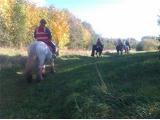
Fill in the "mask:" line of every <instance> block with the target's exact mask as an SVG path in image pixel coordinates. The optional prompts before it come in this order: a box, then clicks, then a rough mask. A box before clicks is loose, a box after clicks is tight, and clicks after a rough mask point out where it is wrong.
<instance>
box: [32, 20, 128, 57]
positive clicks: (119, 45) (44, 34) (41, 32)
mask: <svg viewBox="0 0 160 120" xmlns="http://www.w3.org/2000/svg"><path fill="white" fill-rule="evenodd" d="M46 24H47V22H46V20H45V19H41V20H40V25H39V26H38V27H37V28H36V29H35V32H34V38H35V39H36V40H37V41H43V42H44V43H46V44H47V45H48V47H49V48H50V50H51V51H52V53H54V54H55V53H56V49H57V47H56V44H55V42H53V41H52V35H51V32H50V30H49V29H48V28H47V27H46ZM115 46H116V50H117V53H119V51H120V52H121V53H122V52H123V50H125V52H127V50H128V51H129V50H130V49H131V47H130V44H129V41H128V40H126V41H123V42H122V40H121V39H118V40H117V41H116V42H115ZM103 48H104V44H103V41H102V39H100V38H98V39H97V42H96V44H95V45H93V46H92V53H91V56H94V52H95V51H96V54H97V53H98V52H99V54H100V55H101V53H102V51H103Z"/></svg>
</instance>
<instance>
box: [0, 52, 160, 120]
mask: <svg viewBox="0 0 160 120" xmlns="http://www.w3.org/2000/svg"><path fill="white" fill-rule="evenodd" d="M4 51H5V52H4ZM4 51H3V50H1V52H0V118H6V119H7V118H12V119H13V118H17V119H22V118H35V119H36V118H37V119H38V118H46V119H47V118H55V119H58V118H61V119H62V118H93V119H94V118H99V119H101V118H148V119H149V118H160V60H159V58H158V52H151V53H138V54H130V55H123V56H117V55H115V54H106V55H104V56H103V57H102V58H92V57H90V56H89V55H90V53H88V52H87V53H85V52H84V51H83V54H81V53H80V52H79V53H78V52H77V51H75V53H76V54H74V52H73V53H72V54H68V53H67V55H66V53H64V52H63V54H62V55H61V56H60V57H59V58H57V59H56V61H55V64H56V73H55V74H54V75H52V74H48V75H47V76H46V78H45V80H44V81H42V82H40V83H36V82H33V83H32V84H28V83H27V81H26V80H25V79H24V75H23V70H24V66H25V62H26V52H25V50H24V51H23V50H12V49H4ZM2 53H3V54H2ZM69 53H70V52H69Z"/></svg>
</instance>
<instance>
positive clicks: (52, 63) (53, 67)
mask: <svg viewBox="0 0 160 120" xmlns="http://www.w3.org/2000/svg"><path fill="white" fill-rule="evenodd" d="M51 72H52V73H55V72H56V71H55V66H54V59H51Z"/></svg>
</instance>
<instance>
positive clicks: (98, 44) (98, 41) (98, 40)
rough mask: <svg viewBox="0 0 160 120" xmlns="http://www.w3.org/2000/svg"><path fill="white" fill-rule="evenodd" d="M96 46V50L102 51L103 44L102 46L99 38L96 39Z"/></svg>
mask: <svg viewBox="0 0 160 120" xmlns="http://www.w3.org/2000/svg"><path fill="white" fill-rule="evenodd" d="M96 46H97V48H102V49H103V44H102V41H101V39H100V38H98V39H97V42H96Z"/></svg>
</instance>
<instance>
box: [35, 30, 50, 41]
mask: <svg viewBox="0 0 160 120" xmlns="http://www.w3.org/2000/svg"><path fill="white" fill-rule="evenodd" d="M34 37H35V39H37V40H40V41H48V40H51V33H50V31H49V29H48V28H46V27H37V28H36V30H35V33H34Z"/></svg>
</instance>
